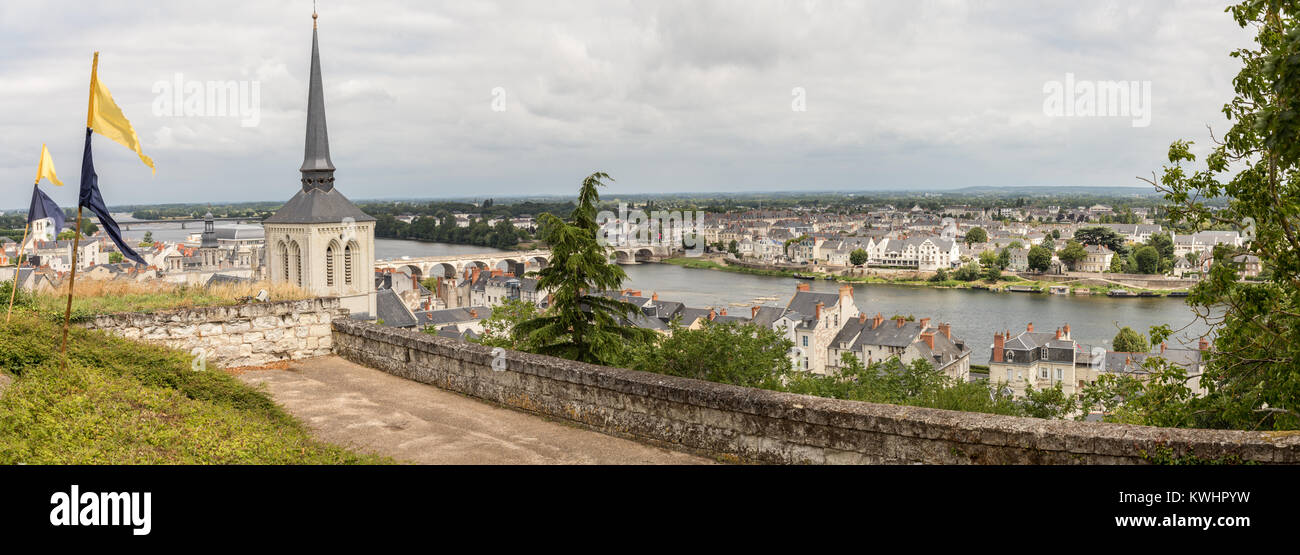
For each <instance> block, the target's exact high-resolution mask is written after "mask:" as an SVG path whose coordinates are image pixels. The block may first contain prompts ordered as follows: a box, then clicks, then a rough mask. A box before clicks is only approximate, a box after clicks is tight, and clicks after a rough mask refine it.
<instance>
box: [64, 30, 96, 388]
mask: <svg viewBox="0 0 1300 555" xmlns="http://www.w3.org/2000/svg"><path fill="white" fill-rule="evenodd" d="M98 73H99V52H95V58H94V59H93V60H92V61H91V62H90V99H89V100H87V101H86V131H87V133H89V131H90V130H91V127H92V126H93V125H94V123H95V79H97V78H98V77H99V75H98ZM86 148H90V135H89V134H87V135H86ZM76 233H77V234H76V236H74V237H73V238H72V275H71V276H69V277H68V306H67V308H65V309H64V310H63V346H62V347H59V354H60V355H62V357H61V358H62V359H63V369H64V370H67V368H68V357H67V354H68V324H69V323H70V322H71V320H72V291H73V288H74V287H75V286H76V284H77V251H78V250H79V249H80V248H81V200H80V193H78V200H77V232H76Z"/></svg>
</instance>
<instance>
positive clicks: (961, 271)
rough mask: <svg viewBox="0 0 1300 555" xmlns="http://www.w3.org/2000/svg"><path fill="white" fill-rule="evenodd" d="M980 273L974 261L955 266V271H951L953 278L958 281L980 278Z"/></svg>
mask: <svg viewBox="0 0 1300 555" xmlns="http://www.w3.org/2000/svg"><path fill="white" fill-rule="evenodd" d="M980 275H981V271H980V267H979V265H978V264H975V263H974V262H971V263H968V264H966V265H964V266H962V267H960V268H957V271H955V272H953V278H954V279H957V280H958V281H975V280H977V279H979V278H980Z"/></svg>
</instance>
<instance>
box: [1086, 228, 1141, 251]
mask: <svg viewBox="0 0 1300 555" xmlns="http://www.w3.org/2000/svg"><path fill="white" fill-rule="evenodd" d="M1074 239H1075V240H1076V241H1078V242H1080V243H1083V244H1084V245H1096V246H1099V247H1106V248H1109V249H1110V250H1112V251H1115V252H1116V253H1120V254H1128V248H1127V247H1125V246H1124V237H1122V236H1120V234H1119V233H1117V232H1116V231H1115V230H1113V229H1111V228H1109V227H1102V226H1096V227H1085V228H1081V229H1080V230H1079V231H1076V232H1074Z"/></svg>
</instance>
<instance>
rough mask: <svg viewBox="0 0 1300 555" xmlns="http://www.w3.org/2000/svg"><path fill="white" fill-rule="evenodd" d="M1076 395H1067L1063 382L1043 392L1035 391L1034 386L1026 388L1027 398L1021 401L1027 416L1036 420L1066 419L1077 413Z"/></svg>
mask: <svg viewBox="0 0 1300 555" xmlns="http://www.w3.org/2000/svg"><path fill="white" fill-rule="evenodd" d="M1078 404H1079V402H1078V397H1077V396H1076V395H1066V394H1065V390H1063V389H1062V388H1061V382H1056V383H1055V384H1053V385H1052V387H1050V388H1047V389H1042V390H1036V389H1034V386H1033V385H1032V384H1030V385H1027V386H1026V387H1025V398H1024V399H1022V400H1021V401H1020V406H1021V408H1022V409H1023V410H1024V413H1025V416H1032V417H1034V418H1065V417H1066V416H1069V415H1070V414H1072V413H1074V412H1075V409H1076V407H1077V406H1078Z"/></svg>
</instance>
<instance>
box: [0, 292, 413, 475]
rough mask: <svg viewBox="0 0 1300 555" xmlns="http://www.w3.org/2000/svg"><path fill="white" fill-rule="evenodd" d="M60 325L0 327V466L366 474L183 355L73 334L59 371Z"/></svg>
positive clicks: (40, 321)
mask: <svg viewBox="0 0 1300 555" xmlns="http://www.w3.org/2000/svg"><path fill="white" fill-rule="evenodd" d="M60 339H61V328H60V326H59V325H58V324H57V323H55V322H53V321H51V320H50V319H49V318H45V317H42V316H41V315H39V314H36V313H34V312H32V311H30V310H25V309H24V310H21V311H19V310H16V311H15V313H14V315H13V321H12V322H10V323H9V324H8V325H4V324H0V369H3V371H4V372H6V373H8V374H10V375H12V376H14V377H15V378H16V379H15V380H14V381H13V383H12V384H10V385H9V386H8V387H7V388H6V389H5V390H4V392H3V394H2V395H0V464H16V463H25V464H366V463H371V464H373V463H385V462H390V461H388V460H387V459H384V458H380V457H374V456H369V455H360V454H356V453H353V452H350V451H348V450H346V449H343V448H341V447H338V446H334V445H330V444H327V443H323V442H320V441H317V440H315V439H312V438H311V436H310V434H309V433H308V431H307V429H306V428H305V427H304V426H303V425H302V424H301V423H300V422H298V421H297V420H295V419H294V418H293V417H291V416H289V415H288V414H287V413H285V412H284V410H283V409H281V408H280V407H279V406H278V405H276V404H275V402H274V401H272V400H271V398H270V397H269V396H268V395H267V394H266V393H265V392H263V391H260V390H256V389H253V388H252V387H249V386H247V385H245V384H243V383H242V382H240V381H239V380H237V379H236V378H234V377H233V376H231V375H229V374H226V373H225V372H222V371H220V370H214V369H209V370H206V371H194V370H192V369H191V368H190V359H189V357H188V356H187V355H186V354H184V353H181V352H178V351H174V350H170V349H166V348H162V347H157V346H152V345H145V344H141V343H134V342H130V341H127V340H124V339H119V338H116V337H113V336H109V335H107V334H105V333H103V332H92V331H87V330H84V329H80V328H77V327H73V328H72V329H71V330H70V336H69V338H68V367H67V369H66V370H64V369H63V368H62V365H61V364H60V360H59V354H58V352H59V344H60Z"/></svg>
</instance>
